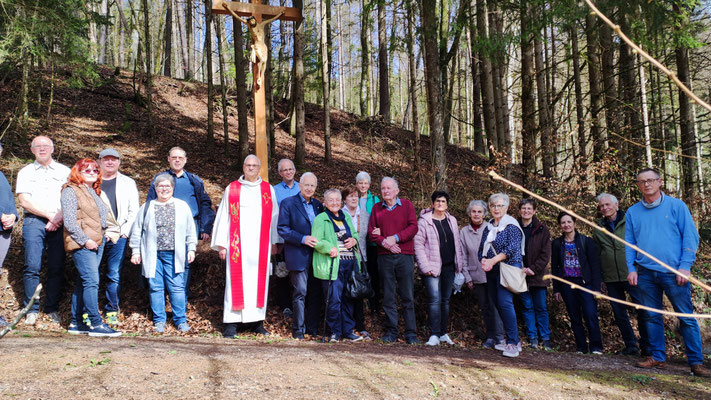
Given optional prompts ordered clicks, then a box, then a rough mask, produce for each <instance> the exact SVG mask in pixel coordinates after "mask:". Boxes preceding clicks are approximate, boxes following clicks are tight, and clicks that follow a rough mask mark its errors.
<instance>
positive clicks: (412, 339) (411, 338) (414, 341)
mask: <svg viewBox="0 0 711 400" xmlns="http://www.w3.org/2000/svg"><path fill="white" fill-rule="evenodd" d="M405 343H407V344H420V341H419V340H417V336H408V337H406V338H405Z"/></svg>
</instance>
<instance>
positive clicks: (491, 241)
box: [478, 193, 524, 357]
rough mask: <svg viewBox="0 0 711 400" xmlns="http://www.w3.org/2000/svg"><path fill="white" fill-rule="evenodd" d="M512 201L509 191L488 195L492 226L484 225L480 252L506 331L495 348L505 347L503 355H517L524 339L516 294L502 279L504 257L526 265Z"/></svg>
mask: <svg viewBox="0 0 711 400" xmlns="http://www.w3.org/2000/svg"><path fill="white" fill-rule="evenodd" d="M509 201H510V200H509V196H508V195H507V194H506V193H494V194H492V195H491V196H490V197H489V211H490V212H491V216H492V217H493V219H492V220H490V221H489V226H487V227H486V228H484V232H483V233H482V237H483V240H482V241H481V244H480V245H479V254H478V256H479V260H480V261H481V269H483V270H484V271H486V282H487V285H488V289H489V290H490V291H492V292H493V293H494V296H495V298H496V307H497V309H498V310H499V315H501V320H502V322H503V323H504V332H506V345H501V344H497V345H496V346H494V348H495V349H496V350H502V351H503V356H504V357H518V354H519V353H520V352H521V342H520V341H519V338H518V326H517V323H516V310H515V309H514V305H513V296H514V294H513V293H512V292H510V291H509V290H508V289H506V288H505V287H503V286H502V285H501V282H500V268H501V264H500V263H501V262H502V261H505V262H506V263H507V264H509V265H511V266H514V267H517V268H523V253H524V247H523V245H524V243H523V231H522V230H521V226H520V225H519V224H518V221H516V219H514V218H513V217H512V216H510V215H508V214H507V212H508V210H509Z"/></svg>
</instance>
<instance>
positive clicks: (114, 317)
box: [106, 311, 119, 326]
mask: <svg viewBox="0 0 711 400" xmlns="http://www.w3.org/2000/svg"><path fill="white" fill-rule="evenodd" d="M106 324H107V325H109V326H118V325H119V318H118V311H109V312H107V313H106Z"/></svg>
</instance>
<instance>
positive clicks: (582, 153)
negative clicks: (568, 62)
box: [569, 24, 588, 191]
mask: <svg viewBox="0 0 711 400" xmlns="http://www.w3.org/2000/svg"><path fill="white" fill-rule="evenodd" d="M569 32H570V33H569V34H570V40H571V42H572V47H573V48H572V52H573V82H574V84H575V116H576V119H577V124H578V156H579V157H580V158H579V160H580V163H579V165H580V168H579V169H578V176H579V177H580V182H581V183H582V184H583V188H582V189H583V191H585V190H586V189H587V169H588V158H587V157H588V156H587V154H588V153H587V149H586V145H587V141H586V140H585V111H584V110H583V85H582V79H581V78H580V51H579V49H578V32H577V24H574V25H573V26H572V27H571V28H570V31H569Z"/></svg>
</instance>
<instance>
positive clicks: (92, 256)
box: [71, 244, 104, 327]
mask: <svg viewBox="0 0 711 400" xmlns="http://www.w3.org/2000/svg"><path fill="white" fill-rule="evenodd" d="M103 252H104V245H103V244H102V245H101V246H99V248H98V249H97V250H88V249H86V248H81V249H79V250H75V251H74V252H73V253H72V258H73V259H74V265H76V267H77V280H76V283H75V284H74V293H73V294H72V321H71V322H72V323H73V324H78V323H80V322H81V321H82V313H83V312H86V313H88V314H89V320H90V321H91V326H94V327H96V326H99V325H101V324H102V323H103V321H102V320H101V315H100V314H99V263H101V256H102V254H103Z"/></svg>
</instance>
